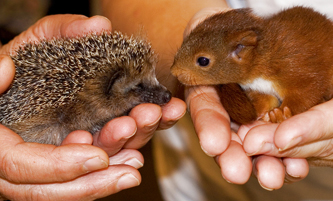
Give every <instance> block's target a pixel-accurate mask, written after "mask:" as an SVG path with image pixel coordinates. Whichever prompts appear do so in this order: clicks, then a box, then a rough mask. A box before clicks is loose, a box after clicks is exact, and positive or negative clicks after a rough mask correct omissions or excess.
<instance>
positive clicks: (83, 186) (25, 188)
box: [0, 15, 143, 200]
mask: <svg viewBox="0 0 333 201" xmlns="http://www.w3.org/2000/svg"><path fill="white" fill-rule="evenodd" d="M105 30H106V31H107V30H111V23H110V21H109V20H107V19H106V18H104V17H99V16H96V17H92V18H87V17H85V16H79V15H55V16H48V17H45V18H43V19H41V20H40V21H38V22H37V23H36V24H35V25H33V26H32V27H30V28H29V29H28V30H27V31H25V32H23V33H22V34H21V35H19V36H18V37H16V38H15V39H14V40H12V41H11V42H10V43H8V44H6V45H4V46H3V47H2V48H1V49H0V53H1V54H2V55H1V56H0V92H4V91H5V90H6V89H7V87H8V86H10V83H11V81H12V79H13V77H14V73H15V67H14V64H13V62H12V61H11V59H10V57H8V56H7V55H6V54H9V53H13V52H14V51H15V49H17V48H18V47H19V46H20V45H21V44H23V43H24V42H30V41H37V40H38V39H40V38H46V39H48V38H53V37H67V36H76V35H82V34H86V33H89V32H101V31H105ZM92 144H93V138H92V136H91V134H89V133H88V132H85V131H75V132H73V133H71V134H69V136H68V138H66V140H65V141H64V142H63V145H62V146H59V147H56V146H53V145H45V144H37V143H25V142H24V141H23V140H22V139H21V138H20V137H19V136H18V135H17V134H15V133H14V132H12V131H11V130H9V129H8V128H6V127H4V126H0V164H1V165H0V199H4V198H6V199H11V200H36V199H39V200H60V199H63V200H94V199H97V198H101V197H105V196H107V195H110V194H113V193H116V192H118V191H120V190H123V189H126V188H130V187H133V186H137V185H139V183H140V181H141V176H140V174H139V172H138V171H137V168H139V167H141V166H142V164H143V157H142V155H141V154H140V153H139V152H138V151H136V150H131V149H123V150H121V151H119V152H117V153H116V154H115V153H113V155H112V156H111V157H110V158H109V156H108V154H107V153H106V152H105V151H103V150H102V149H100V148H98V147H96V146H92Z"/></svg>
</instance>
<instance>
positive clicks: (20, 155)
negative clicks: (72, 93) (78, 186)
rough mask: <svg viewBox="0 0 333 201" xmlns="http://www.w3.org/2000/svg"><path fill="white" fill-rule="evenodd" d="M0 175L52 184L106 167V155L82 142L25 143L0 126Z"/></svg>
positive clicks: (22, 181)
mask: <svg viewBox="0 0 333 201" xmlns="http://www.w3.org/2000/svg"><path fill="white" fill-rule="evenodd" d="M0 135H1V138H0V178H3V179H5V180H7V181H10V182H12V183H32V184H33V183H53V182H64V181H69V180H73V179H75V178H77V177H79V176H81V175H84V174H86V173H88V172H92V171H96V170H100V169H104V168H107V167H108V164H109V161H108V160H109V158H108V155H107V154H106V153H105V152H104V151H103V150H101V149H99V148H97V147H94V146H91V145H84V144H70V145H65V146H59V147H56V146H54V145H46V144H38V143H26V142H24V141H23V140H22V138H21V137H20V136H19V135H17V134H15V133H14V132H13V131H11V130H10V129H8V128H6V127H4V126H2V125H0Z"/></svg>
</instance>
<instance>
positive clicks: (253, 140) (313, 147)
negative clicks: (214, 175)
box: [242, 123, 333, 160]
mask: <svg viewBox="0 0 333 201" xmlns="http://www.w3.org/2000/svg"><path fill="white" fill-rule="evenodd" d="M278 129H279V124H270V123H267V124H262V125H259V126H255V127H253V128H251V129H250V130H249V131H248V133H247V134H246V137H245V139H244V141H243V147H244V150H245V152H246V153H247V154H248V155H249V156H253V155H260V154H265V155H270V156H275V157H293V158H296V157H297V158H308V157H318V158H322V159H326V160H332V159H333V150H332V149H331V146H332V142H331V139H327V140H321V141H317V142H312V143H309V144H306V145H301V146H296V147H293V148H290V149H287V150H284V151H283V150H281V149H279V148H278V147H276V146H275V136H276V132H277V130H278ZM242 132H243V131H242Z"/></svg>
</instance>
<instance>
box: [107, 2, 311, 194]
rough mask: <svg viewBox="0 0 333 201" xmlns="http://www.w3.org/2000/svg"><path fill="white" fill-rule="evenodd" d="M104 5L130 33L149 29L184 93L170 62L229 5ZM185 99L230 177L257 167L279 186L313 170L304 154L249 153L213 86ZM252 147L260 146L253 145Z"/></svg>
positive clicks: (165, 70) (245, 175) (263, 180)
mask: <svg viewBox="0 0 333 201" xmlns="http://www.w3.org/2000/svg"><path fill="white" fill-rule="evenodd" d="M102 8H103V11H104V15H105V16H106V17H108V18H109V19H111V20H112V21H114V22H115V23H114V24H113V27H114V29H115V30H120V31H123V32H126V33H128V34H136V33H138V32H143V33H144V35H145V36H146V37H147V38H148V40H149V41H150V42H151V43H152V47H153V48H154V49H155V51H156V52H157V54H158V55H159V58H160V60H159V63H158V66H157V75H158V78H159V79H160V81H161V82H162V83H163V84H164V85H166V86H168V88H169V89H170V90H171V91H172V92H173V93H174V94H176V95H178V96H179V97H181V95H182V94H181V93H182V92H183V91H178V90H177V88H178V87H179V84H178V83H177V82H176V81H175V78H173V77H172V76H171V75H170V66H171V65H172V63H173V57H174V55H175V53H176V51H177V49H178V48H179V47H180V45H181V43H182V40H183V35H185V36H186V34H188V33H189V32H190V30H191V29H193V28H194V27H195V26H196V24H197V23H198V22H199V21H202V20H204V19H205V18H206V17H207V16H209V15H211V14H214V13H216V12H221V11H225V10H226V9H229V8H228V6H227V4H226V3H225V2H224V1H221V0H208V1H200V0H183V1H179V0H168V1H163V0H159V1H158V0H156V1H150V0H140V1H135V0H112V1H103V6H102ZM166 78H167V79H166ZM184 100H185V101H186V103H187V107H188V109H189V111H190V113H191V117H192V120H193V123H194V126H195V130H196V132H197V135H198V137H199V141H200V144H201V147H202V149H203V151H204V152H205V153H206V154H208V155H209V156H214V157H215V159H216V161H217V163H218V164H219V165H220V167H221V173H222V176H223V177H224V178H225V179H226V180H227V181H229V182H231V183H236V184H244V183H246V182H247V181H248V179H249V177H250V175H251V173H252V171H253V173H254V174H255V175H256V176H257V178H258V181H259V183H260V184H261V186H262V187H263V188H265V189H267V190H273V189H278V188H281V187H282V185H283V183H284V181H285V179H286V180H288V181H290V182H295V181H299V180H301V179H303V178H304V177H305V176H306V175H307V174H308V171H309V166H308V164H307V163H306V161H305V160H304V159H294V158H288V155H286V158H284V159H281V158H280V156H279V155H276V157H275V156H274V155H271V156H269V155H264V156H259V157H250V156H248V154H247V152H245V151H244V149H243V146H242V140H243V139H244V138H240V137H239V135H237V134H236V133H234V132H232V131H231V129H230V119H229V116H228V114H227V113H226V111H225V110H224V109H223V107H222V105H221V104H220V101H219V98H218V95H217V93H216V91H215V90H214V89H213V88H211V87H205V86H200V87H188V88H186V89H185V98H184ZM258 124H259V123H258ZM245 128H250V127H243V129H242V131H243V132H245V131H246V129H245ZM247 131H248V130H247ZM242 135H243V136H245V135H246V132H245V134H244V133H243V134H242ZM272 135H274V134H272ZM217 142H218V143H217ZM248 146H249V147H251V148H252V149H255V148H256V147H254V146H251V144H249V145H248ZM289 157H291V156H289ZM222 164H223V165H222ZM252 167H254V168H252ZM272 167H274V168H272ZM292 175H293V176H292Z"/></svg>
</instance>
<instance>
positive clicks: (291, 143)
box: [279, 137, 302, 151]
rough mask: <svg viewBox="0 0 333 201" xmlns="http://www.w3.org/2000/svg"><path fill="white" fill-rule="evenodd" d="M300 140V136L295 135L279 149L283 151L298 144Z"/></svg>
mask: <svg viewBox="0 0 333 201" xmlns="http://www.w3.org/2000/svg"><path fill="white" fill-rule="evenodd" d="M301 141H302V137H295V138H293V139H291V140H290V142H289V143H288V144H287V145H286V146H285V147H284V148H279V151H285V150H287V149H289V148H291V147H293V146H296V145H298V143H300V142H301Z"/></svg>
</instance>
